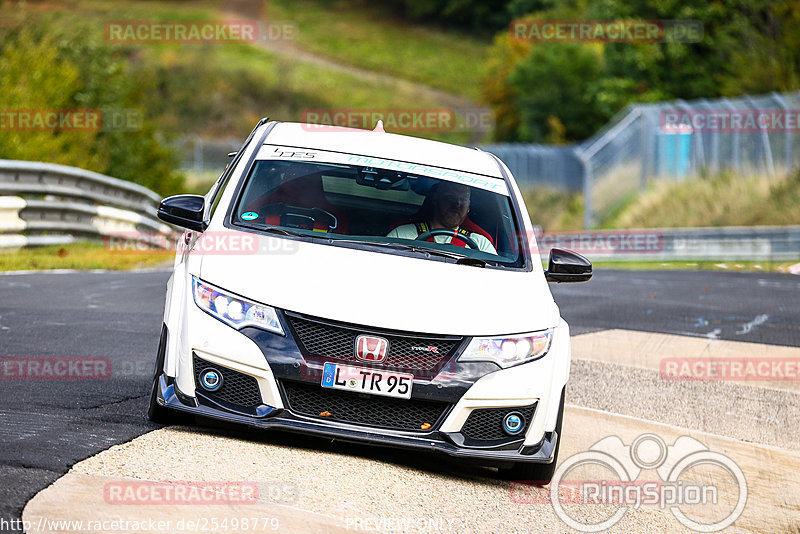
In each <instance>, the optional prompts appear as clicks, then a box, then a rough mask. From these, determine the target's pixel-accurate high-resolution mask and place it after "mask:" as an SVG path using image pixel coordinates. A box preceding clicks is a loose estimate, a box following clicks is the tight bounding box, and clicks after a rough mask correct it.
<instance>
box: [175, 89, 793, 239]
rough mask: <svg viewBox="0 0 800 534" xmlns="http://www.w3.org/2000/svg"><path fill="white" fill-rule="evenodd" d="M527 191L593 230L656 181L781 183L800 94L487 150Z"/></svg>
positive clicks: (206, 151)
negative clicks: (742, 177) (561, 203)
mask: <svg viewBox="0 0 800 534" xmlns="http://www.w3.org/2000/svg"><path fill="white" fill-rule="evenodd" d="M238 146H239V143H238V142H237V141H236V140H234V139H230V140H227V139H226V140H204V139H200V138H186V139H185V140H184V142H183V143H182V150H183V153H184V168H186V169H192V170H195V171H199V170H208V169H214V170H217V171H220V170H221V169H222V168H223V167H224V166H225V165H226V164H227V161H228V160H227V157H226V154H227V153H228V152H229V151H231V150H236V149H237V148H238ZM483 148H484V149H485V150H488V151H489V152H492V153H494V154H496V155H497V156H498V157H500V159H502V160H503V161H504V162H505V163H506V165H508V167H509V169H511V172H512V173H514V176H515V178H516V179H517V182H518V183H519V185H520V187H521V188H522V189H530V188H536V187H549V188H554V189H560V190H564V191H572V192H578V191H583V194H584V203H585V206H586V212H585V218H584V225H585V227H586V228H593V227H594V226H595V225H597V224H598V223H600V222H602V221H603V220H604V219H605V218H606V216H607V215H608V214H609V213H611V212H612V211H614V209H615V208H617V207H618V206H620V205H621V204H622V203H624V202H626V201H627V200H628V199H629V198H630V197H631V196H632V195H634V194H635V193H636V192H638V191H640V190H642V189H643V188H644V187H646V186H647V184H648V183H649V182H650V181H652V180H687V179H693V178H696V177H698V176H701V175H703V174H708V175H714V174H717V173H719V172H722V171H725V170H730V171H733V172H736V173H741V174H753V175H760V176H767V177H773V176H777V175H780V174H783V173H786V172H788V171H790V170H791V169H793V168H794V167H796V166H798V164H800V91H799V92H796V93H784V94H778V93H773V94H770V95H762V96H755V97H751V96H744V97H740V98H731V99H728V98H722V99H717V100H705V99H703V100H695V101H691V102H685V101H682V100H677V101H675V102H662V103H657V104H637V105H632V106H629V107H627V108H626V109H625V110H623V111H622V112H620V113H618V114H617V115H616V116H615V117H614V118H613V119H612V120H611V121H610V122H609V123H608V124H607V125H606V126H605V127H603V128H602V129H601V130H600V131H599V132H597V134H595V135H594V136H593V137H591V138H590V139H587V140H586V141H584V142H583V143H580V144H578V145H566V146H550V145H531V144H497V145H488V146H485V147H483Z"/></svg>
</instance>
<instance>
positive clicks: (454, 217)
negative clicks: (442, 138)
mask: <svg viewBox="0 0 800 534" xmlns="http://www.w3.org/2000/svg"><path fill="white" fill-rule="evenodd" d="M431 200H432V205H433V210H432V213H431V215H430V216H429V217H426V218H424V219H427V220H424V219H423V220H422V221H420V222H416V223H410V224H404V225H402V226H398V227H397V228H395V229H393V230H392V231H390V232H389V233H388V234H387V235H386V237H398V238H401V239H416V238H417V236H419V235H420V234H423V233H425V232H427V231H429V230H437V229H440V228H442V229H448V230H453V231H454V233H457V234H462V235H465V236H467V237H470V238H472V240H473V241H475V244H477V245H478V249H479V250H481V251H483V252H488V253H489V254H497V251H496V250H495V248H494V245H492V241H491V239H490V238H489V234H487V233H486V232H485V231H484V230H483V229H481V228H480V227H479V226H478V225H476V224H475V223H473V222H472V221H470V220H469V219H468V218H467V214H468V213H469V203H470V188H469V187H468V186H466V185H463V184H458V183H455V182H440V183H438V184H436V185H435V186H434V187H433V188H432V190H431ZM429 211H431V210H429ZM428 241H435V242H436V243H451V242H452V241H453V236H448V235H437V236H433V237H431V238H429V239H428ZM452 244H453V245H456V246H461V247H466V246H467V244H466V243H465V242H464V241H461V240H459V239H458V238H457V237H456V238H455V242H453V243H452Z"/></svg>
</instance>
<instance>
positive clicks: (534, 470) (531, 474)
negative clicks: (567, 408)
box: [500, 389, 565, 486]
mask: <svg viewBox="0 0 800 534" xmlns="http://www.w3.org/2000/svg"><path fill="white" fill-rule="evenodd" d="M564 393H565V390H564V389H562V390H561V403H560V405H559V407H558V419H557V420H556V429H555V431H556V435H557V436H558V439H557V441H556V449H555V450H554V451H553V461H552V462H551V463H549V464H533V463H522V462H517V463H515V464H514V465H513V466H511V467H508V468H505V469H500V474H501V475H502V476H503V478H505V479H507V480H517V481H526V482H530V483H532V484H534V485H536V486H546V485H548V484H549V483H550V481H551V480H552V479H553V473H555V472H556V464H557V463H558V450H559V448H560V447H561V440H562V437H561V425H562V422H563V421H564Z"/></svg>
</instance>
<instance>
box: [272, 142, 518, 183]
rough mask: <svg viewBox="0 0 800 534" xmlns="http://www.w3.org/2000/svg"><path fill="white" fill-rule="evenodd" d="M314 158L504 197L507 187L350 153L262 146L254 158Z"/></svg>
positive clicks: (488, 180)
mask: <svg viewBox="0 0 800 534" xmlns="http://www.w3.org/2000/svg"><path fill="white" fill-rule="evenodd" d="M310 158H314V161H315V162H317V163H340V164H341V163H345V164H348V165H358V166H361V167H379V168H382V169H391V170H397V171H402V172H407V173H411V174H417V175H420V176H428V177H431V178H438V179H440V180H447V181H449V182H459V183H462V184H464V185H468V186H470V187H476V188H478V189H485V190H486V191H491V192H493V193H499V194H501V195H506V196H508V194H509V193H508V188H507V187H506V183H505V181H504V180H503V179H502V178H492V177H489V176H482V175H480V174H472V173H468V172H463V171H454V170H452V169H442V168H440V167H432V166H430V165H423V164H420V163H409V162H407V161H395V160H391V159H384V158H377V157H370V156H357V155H354V154H341V153H338V152H325V151H322V150H318V151H314V152H308V151H298V150H297V149H291V148H287V147H276V146H275V145H264V146H263V147H262V148H261V151H260V152H259V155H258V159H262V160H263V159H281V160H285V159H290V160H299V161H308V160H309V159H310Z"/></svg>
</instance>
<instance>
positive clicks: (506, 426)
mask: <svg viewBox="0 0 800 534" xmlns="http://www.w3.org/2000/svg"><path fill="white" fill-rule="evenodd" d="M524 423H525V418H524V417H522V414H521V413H519V412H511V413H509V414H508V415H506V417H505V419H503V430H505V431H506V434H509V435H511V436H515V435H517V434H519V433H520V432H522V427H523V426H524Z"/></svg>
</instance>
